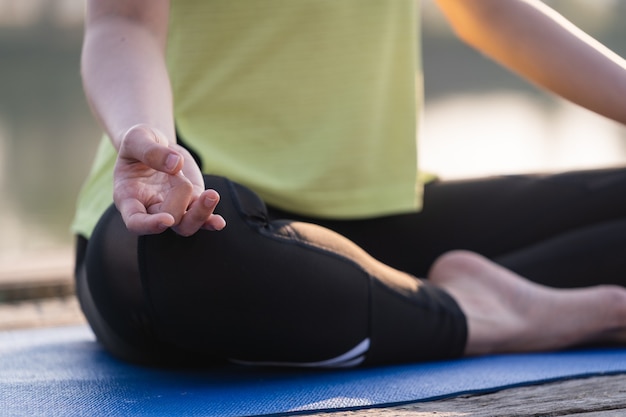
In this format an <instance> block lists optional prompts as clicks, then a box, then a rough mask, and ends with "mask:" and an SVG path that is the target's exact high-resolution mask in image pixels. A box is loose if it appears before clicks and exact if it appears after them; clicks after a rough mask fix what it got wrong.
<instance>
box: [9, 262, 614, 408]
mask: <svg viewBox="0 0 626 417" xmlns="http://www.w3.org/2000/svg"><path fill="white" fill-rule="evenodd" d="M71 270H72V268H71V262H56V263H55V262H52V263H51V264H48V265H46V266H45V267H42V266H41V265H38V266H33V265H30V266H28V267H22V268H19V269H18V268H14V269H12V268H2V266H1V265H0V331H2V330H8V329H21V328H37V327H52V326H62V325H72V324H83V323H85V319H84V317H83V315H82V313H81V311H80V307H79V305H78V302H77V300H76V298H75V296H74V294H73V289H74V287H73V281H72V278H71ZM308 415H309V416H312V417H374V416H380V417H514V416H515V417H518V416H537V417H538V416H572V417H574V416H575V417H617V416H626V375H616V376H601V377H593V378H583V379H574V380H568V381H563V382H556V383H549V384H542V385H536V386H528V387H521V388H511V389H506V390H502V391H499V392H495V393H491V394H484V395H470V396H459V397H455V398H451V399H447V400H441V401H430V402H421V403H413V404H409V405H403V406H396V407H386V408H371V409H367V410H358V411H341V412H324V413H319V412H317V413H315V412H314V413H310V414H308Z"/></svg>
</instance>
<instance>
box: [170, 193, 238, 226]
mask: <svg viewBox="0 0 626 417" xmlns="http://www.w3.org/2000/svg"><path fill="white" fill-rule="evenodd" d="M219 199H220V198H219V194H218V193H217V192H216V191H215V190H206V191H204V192H203V193H202V194H200V196H199V197H198V198H197V199H196V200H195V201H193V203H192V204H191V206H190V207H189V210H187V212H186V213H185V215H184V216H183V218H182V220H181V221H180V223H179V224H177V225H176V226H175V227H173V229H174V231H175V232H176V233H178V234H179V235H182V236H191V235H192V234H194V233H196V232H197V231H198V230H200V229H206V230H222V229H223V228H224V227H225V226H226V222H225V221H224V219H223V218H222V216H220V215H218V214H214V213H213V211H214V210H215V207H216V206H217V204H218V203H219Z"/></svg>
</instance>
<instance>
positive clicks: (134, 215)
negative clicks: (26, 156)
mask: <svg viewBox="0 0 626 417" xmlns="http://www.w3.org/2000/svg"><path fill="white" fill-rule="evenodd" d="M117 209H118V210H119V212H120V213H121V214H122V219H123V220H124V224H126V227H127V228H128V230H129V231H130V232H132V233H136V234H138V235H151V234H158V233H162V232H164V231H165V230H166V229H167V228H168V227H171V226H173V225H174V223H175V220H174V217H173V216H172V215H171V214H169V213H155V214H148V213H147V212H146V209H145V207H144V205H143V204H141V203H140V202H139V201H138V200H133V199H127V200H122V201H121V202H120V203H119V204H117Z"/></svg>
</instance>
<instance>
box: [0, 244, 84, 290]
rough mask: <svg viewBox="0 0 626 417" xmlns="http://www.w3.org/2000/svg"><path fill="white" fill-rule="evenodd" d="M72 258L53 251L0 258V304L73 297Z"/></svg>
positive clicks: (63, 251) (67, 252) (66, 254)
mask: <svg viewBox="0 0 626 417" xmlns="http://www.w3.org/2000/svg"><path fill="white" fill-rule="evenodd" d="M72 256H73V255H72V253H71V251H70V250H57V251H50V252H37V253H36V254H21V255H19V256H17V255H16V256H10V257H3V258H1V259H0V302H10V301H19V300H29V299H37V298H49V297H65V296H68V295H71V294H73V293H74V278H73V268H74V266H73V262H74V260H73V258H72Z"/></svg>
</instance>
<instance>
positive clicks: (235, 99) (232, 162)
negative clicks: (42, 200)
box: [73, 0, 422, 237]
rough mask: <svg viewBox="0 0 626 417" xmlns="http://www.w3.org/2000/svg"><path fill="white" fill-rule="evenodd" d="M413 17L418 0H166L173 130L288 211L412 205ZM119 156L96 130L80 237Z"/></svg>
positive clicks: (361, 213) (209, 163) (208, 164)
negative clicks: (97, 138) (97, 139)
mask: <svg viewBox="0 0 626 417" xmlns="http://www.w3.org/2000/svg"><path fill="white" fill-rule="evenodd" d="M417 13H418V8H417V5H416V0H384V1H382V0H340V1H337V0H297V1H294V0H255V1H233V0H173V1H172V3H171V14H170V33H169V40H168V50H167V60H168V68H169V71H170V77H171V82H172V89H173V94H174V113H175V120H176V124H177V129H178V132H179V134H180V135H181V137H182V138H184V140H185V142H186V143H187V144H188V145H189V146H190V147H191V148H193V149H194V150H195V151H196V152H197V153H198V154H199V155H200V156H201V158H202V160H203V164H204V171H205V172H206V173H211V174H217V175H223V176H227V177H229V178H230V179H232V180H234V181H237V182H240V183H242V184H244V185H246V186H248V187H250V188H251V189H253V190H254V191H256V192H257V193H258V194H259V195H260V196H261V197H262V198H263V199H264V200H265V201H266V202H267V203H269V204H271V205H274V206H277V207H280V208H282V209H285V210H290V211H294V212H298V213H301V214H304V215H310V216H318V217H326V218H337V219H352V218H365V217H372V216H378V215H388V214H394V213H401V212H407V211H414V210H416V209H419V206H420V200H421V198H420V197H421V186H420V184H419V182H418V181H417V163H416V161H417V151H416V130H417V116H418V113H419V108H420V107H421V97H422V75H421V70H420V63H419V56H420V54H419V41H418V36H419V32H418V15H417ZM114 159H115V151H114V149H113V147H112V146H111V145H110V144H109V143H108V141H107V139H106V138H105V139H103V143H102V144H101V146H100V148H99V149H98V152H97V156H96V160H95V163H94V166H93V169H92V172H91V174H90V175H89V178H88V179H87V182H86V184H85V186H84V187H83V190H82V192H81V195H80V197H79V201H78V211H77V215H76V218H75V222H74V226H73V228H74V231H76V232H77V233H81V234H83V235H85V236H87V237H88V236H89V235H90V233H91V231H92V229H93V227H94V226H95V223H96V222H97V219H98V218H99V216H100V215H101V213H102V212H103V211H104V209H106V207H107V206H108V205H109V204H111V202H112V197H111V196H112V167H113V163H114ZM218 211H219V210H218Z"/></svg>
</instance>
